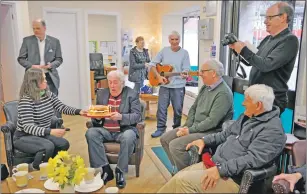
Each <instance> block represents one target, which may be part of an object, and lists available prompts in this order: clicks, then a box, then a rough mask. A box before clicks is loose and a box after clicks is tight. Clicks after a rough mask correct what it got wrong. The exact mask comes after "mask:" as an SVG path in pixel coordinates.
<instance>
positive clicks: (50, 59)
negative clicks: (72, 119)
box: [17, 19, 63, 118]
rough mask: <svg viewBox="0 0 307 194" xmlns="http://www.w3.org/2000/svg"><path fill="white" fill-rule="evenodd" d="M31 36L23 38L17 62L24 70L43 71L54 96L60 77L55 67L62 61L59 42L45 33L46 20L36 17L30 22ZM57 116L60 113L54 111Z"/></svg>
mask: <svg viewBox="0 0 307 194" xmlns="http://www.w3.org/2000/svg"><path fill="white" fill-rule="evenodd" d="M32 27H33V33H34V35H32V36H27V37H25V38H24V39H23V42H22V45H21V48H20V51H19V56H18V58H17V60H18V63H19V64H20V65H21V66H23V67H24V68H25V69H26V71H27V70H28V69H30V68H40V69H42V70H43V71H44V73H45V76H46V80H47V84H48V87H49V90H50V91H51V92H52V93H54V94H55V95H56V96H58V94H59V87H60V77H59V73H58V71H57V68H58V67H59V66H60V65H61V64H62V63H63V58H62V51H61V44H60V41H59V40H58V39H57V38H54V37H52V36H49V35H46V22H45V20H43V19H36V20H34V21H33V22H32ZM56 116H57V117H58V118H62V115H61V113H59V112H56Z"/></svg>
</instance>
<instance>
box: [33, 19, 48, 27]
mask: <svg viewBox="0 0 307 194" xmlns="http://www.w3.org/2000/svg"><path fill="white" fill-rule="evenodd" d="M32 23H39V24H41V25H42V26H43V27H46V21H45V20H44V19H41V18H37V19H35V20H33V22H32Z"/></svg>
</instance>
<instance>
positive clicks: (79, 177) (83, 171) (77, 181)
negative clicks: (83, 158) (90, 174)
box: [72, 168, 87, 185]
mask: <svg viewBox="0 0 307 194" xmlns="http://www.w3.org/2000/svg"><path fill="white" fill-rule="evenodd" d="M86 173H87V169H86V168H77V169H76V171H75V175H74V178H73V180H72V182H73V183H74V184H75V185H79V184H80V182H81V181H82V179H83V177H84V175H85V174H86Z"/></svg>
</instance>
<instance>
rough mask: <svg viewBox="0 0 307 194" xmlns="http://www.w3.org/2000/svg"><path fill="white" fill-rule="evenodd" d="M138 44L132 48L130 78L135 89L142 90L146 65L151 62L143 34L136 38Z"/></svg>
mask: <svg viewBox="0 0 307 194" xmlns="http://www.w3.org/2000/svg"><path fill="white" fill-rule="evenodd" d="M135 43H136V46H135V47H134V48H132V49H131V50H130V56H129V64H130V67H129V76H128V80H129V81H131V82H134V90H135V91H136V92H138V93H139V92H140V89H141V87H143V85H144V80H145V78H146V73H147V70H146V66H147V63H149V62H150V58H149V54H148V49H145V48H144V45H145V41H144V38H143V37H142V36H139V37H137V38H136V39H135Z"/></svg>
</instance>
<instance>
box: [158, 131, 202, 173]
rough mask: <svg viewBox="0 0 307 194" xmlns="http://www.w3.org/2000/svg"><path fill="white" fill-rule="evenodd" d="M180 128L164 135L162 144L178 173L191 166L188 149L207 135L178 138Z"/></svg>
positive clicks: (198, 134)
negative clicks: (189, 145) (195, 141)
mask: <svg viewBox="0 0 307 194" xmlns="http://www.w3.org/2000/svg"><path fill="white" fill-rule="evenodd" d="M177 131H178V128H176V129H173V130H170V131H168V132H166V133H164V134H163V135H162V137H161V138H160V142H161V145H162V147H163V148H164V150H165V152H166V154H167V156H168V158H169V160H170V161H171V163H172V165H173V166H176V167H177V169H178V171H180V170H182V169H184V168H185V167H187V166H189V164H190V155H189V153H188V152H187V151H186V147H187V145H188V144H189V143H191V142H192V141H194V140H197V139H200V138H202V137H204V136H205V134H207V133H192V134H189V135H186V136H183V137H177V135H176V133H177Z"/></svg>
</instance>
